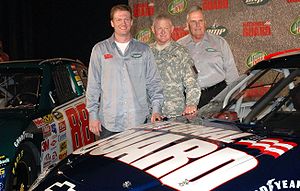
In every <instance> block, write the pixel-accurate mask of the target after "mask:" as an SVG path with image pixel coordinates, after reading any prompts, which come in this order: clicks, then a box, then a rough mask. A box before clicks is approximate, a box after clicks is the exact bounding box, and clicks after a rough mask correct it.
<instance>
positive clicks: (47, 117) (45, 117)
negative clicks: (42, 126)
mask: <svg viewBox="0 0 300 191" xmlns="http://www.w3.org/2000/svg"><path fill="white" fill-rule="evenodd" d="M43 119H44V122H45V123H46V124H50V123H52V122H53V117H52V115H51V114H48V115H45V116H44V117H43Z"/></svg>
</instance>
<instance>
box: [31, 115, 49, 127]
mask: <svg viewBox="0 0 300 191" xmlns="http://www.w3.org/2000/svg"><path fill="white" fill-rule="evenodd" d="M33 123H34V124H35V126H36V127H37V128H41V127H43V126H45V125H46V124H45V122H44V120H43V119H42V118H40V117H39V118H37V119H34V120H33Z"/></svg>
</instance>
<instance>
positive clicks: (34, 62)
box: [0, 58, 84, 67]
mask: <svg viewBox="0 0 300 191" xmlns="http://www.w3.org/2000/svg"><path fill="white" fill-rule="evenodd" d="M53 61H69V62H76V63H78V64H81V65H84V64H83V63H82V62H81V61H80V60H74V59H69V58H51V59H32V60H12V61H5V62H0V67H3V66H5V67H6V66H7V65H10V66H11V65H14V66H18V65H20V66H22V67H24V66H29V65H30V66H33V65H43V64H47V65H56V64H58V63H57V62H53Z"/></svg>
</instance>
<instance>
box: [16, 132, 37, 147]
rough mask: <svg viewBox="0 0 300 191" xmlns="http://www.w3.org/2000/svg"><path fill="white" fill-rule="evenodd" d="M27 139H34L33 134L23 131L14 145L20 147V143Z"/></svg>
mask: <svg viewBox="0 0 300 191" xmlns="http://www.w3.org/2000/svg"><path fill="white" fill-rule="evenodd" d="M25 139H33V134H32V133H27V132H25V131H23V133H22V134H21V135H20V136H19V137H18V138H17V139H16V141H15V142H14V146H15V147H18V146H19V145H20V143H21V142H22V141H23V140H25Z"/></svg>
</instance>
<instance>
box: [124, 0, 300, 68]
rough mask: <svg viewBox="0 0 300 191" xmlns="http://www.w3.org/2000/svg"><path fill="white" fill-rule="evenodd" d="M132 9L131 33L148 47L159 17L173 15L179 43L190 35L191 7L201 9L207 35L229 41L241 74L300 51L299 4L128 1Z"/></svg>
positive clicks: (295, 0) (297, 0)
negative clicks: (154, 21) (288, 52)
mask: <svg viewBox="0 0 300 191" xmlns="http://www.w3.org/2000/svg"><path fill="white" fill-rule="evenodd" d="M129 5H130V6H131V7H132V9H133V13H134V14H133V16H134V26H133V28H132V32H133V34H134V35H135V38H137V39H138V40H140V41H143V42H145V43H148V44H149V43H151V42H153V41H154V35H153V34H152V32H151V29H150V27H151V24H152V19H153V17H154V16H155V15H156V14H159V13H164V14H169V15H170V17H171V18H172V20H173V23H174V25H175V30H174V32H173V34H172V37H173V39H174V40H177V39H179V38H181V37H183V36H185V35H186V34H188V31H187V28H186V23H185V21H186V14H187V12H188V10H189V7H191V6H192V5H200V6H202V8H203V10H204V15H205V17H206V21H207V31H208V32H211V33H213V34H216V35H220V36H222V37H224V38H225V39H226V40H227V42H228V43H229V45H230V47H231V49H232V52H233V54H234V57H235V61H236V64H237V67H238V69H239V72H240V73H243V72H245V71H246V70H247V69H248V68H249V67H251V66H253V65H254V64H255V63H257V62H258V61H260V60H261V59H263V56H264V55H266V54H270V53H274V52H278V51H283V50H286V49H294V48H299V47H300V45H299V44H300V14H299V10H300V0H277V1H275V0H235V1H233V0H232V1H230V0H168V1H160V0H129ZM256 59H257V60H256Z"/></svg>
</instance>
